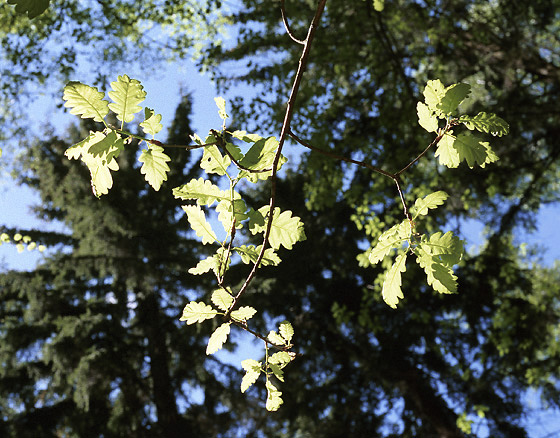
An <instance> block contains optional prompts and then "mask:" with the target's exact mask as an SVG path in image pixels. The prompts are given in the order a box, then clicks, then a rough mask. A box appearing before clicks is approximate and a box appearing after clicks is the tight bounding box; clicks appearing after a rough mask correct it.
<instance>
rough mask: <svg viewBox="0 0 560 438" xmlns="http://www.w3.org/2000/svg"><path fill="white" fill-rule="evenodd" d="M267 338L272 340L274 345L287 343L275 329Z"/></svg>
mask: <svg viewBox="0 0 560 438" xmlns="http://www.w3.org/2000/svg"><path fill="white" fill-rule="evenodd" d="M267 339H268V340H269V341H270V342H272V343H273V344H274V345H285V344H286V340H285V339H284V338H283V337H282V336H280V335H279V334H278V333H276V332H275V331H274V330H271V331H270V332H269V333H268V336H267Z"/></svg>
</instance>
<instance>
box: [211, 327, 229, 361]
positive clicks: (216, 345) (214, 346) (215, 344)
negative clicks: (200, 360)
mask: <svg viewBox="0 0 560 438" xmlns="http://www.w3.org/2000/svg"><path fill="white" fill-rule="evenodd" d="M230 326H231V323H229V322H226V323H224V324H222V325H221V326H219V327H218V328H217V329H216V330H214V333H212V335H210V339H209V340H208V345H207V346H206V354H208V355H210V354H214V353H215V352H216V351H218V350H220V349H221V348H222V347H223V346H224V343H225V342H226V341H227V337H228V335H229V331H230Z"/></svg>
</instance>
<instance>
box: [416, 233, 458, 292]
mask: <svg viewBox="0 0 560 438" xmlns="http://www.w3.org/2000/svg"><path fill="white" fill-rule="evenodd" d="M430 251H431V249H430V248H429V247H428V246H427V245H424V244H422V245H419V246H418V247H417V248H416V249H415V250H414V252H415V253H416V256H417V262H418V264H419V265H420V266H421V267H422V269H424V272H425V273H426V278H427V281H428V284H429V285H430V286H432V288H433V289H434V290H435V291H436V292H439V293H444V294H450V293H455V292H456V291H457V281H456V280H457V277H456V276H455V275H453V271H452V270H451V268H450V267H449V266H446V265H444V264H442V263H441V260H440V259H439V258H438V257H437V256H433V255H432V254H431V253H430Z"/></svg>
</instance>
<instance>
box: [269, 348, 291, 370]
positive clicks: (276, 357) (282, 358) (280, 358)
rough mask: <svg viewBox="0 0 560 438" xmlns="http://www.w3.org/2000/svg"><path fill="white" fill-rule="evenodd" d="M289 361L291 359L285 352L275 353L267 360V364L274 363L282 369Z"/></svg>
mask: <svg viewBox="0 0 560 438" xmlns="http://www.w3.org/2000/svg"><path fill="white" fill-rule="evenodd" d="M291 361H292V357H291V356H290V354H289V353H288V352H286V351H277V352H276V353H274V354H273V355H272V356H270V359H268V363H274V364H276V365H279V366H280V367H282V368H283V367H285V366H286V365H288V364H289V363H290V362H291Z"/></svg>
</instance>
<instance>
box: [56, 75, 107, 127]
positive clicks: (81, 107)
mask: <svg viewBox="0 0 560 438" xmlns="http://www.w3.org/2000/svg"><path fill="white" fill-rule="evenodd" d="M104 96H105V93H103V92H101V91H98V90H97V88H95V87H90V86H89V85H85V84H82V83H80V82H75V81H72V82H68V84H67V85H66V86H65V87H64V95H63V97H62V98H63V99H64V100H65V101H66V103H65V104H64V106H65V107H66V108H70V114H74V115H79V116H81V117H82V119H93V120H94V121H96V122H103V119H104V117H105V116H106V115H107V114H108V113H109V102H107V101H106V100H103V97H104Z"/></svg>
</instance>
